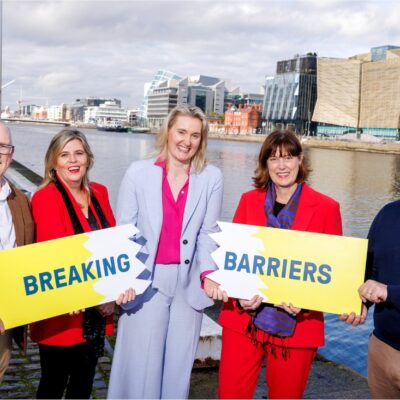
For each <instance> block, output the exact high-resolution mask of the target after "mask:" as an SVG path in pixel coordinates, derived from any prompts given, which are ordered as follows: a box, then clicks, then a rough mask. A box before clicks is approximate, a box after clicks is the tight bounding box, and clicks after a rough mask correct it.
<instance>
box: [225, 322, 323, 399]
mask: <svg viewBox="0 0 400 400" xmlns="http://www.w3.org/2000/svg"><path fill="white" fill-rule="evenodd" d="M282 350H283V348H282V347H279V346H274V347H272V346H271V345H270V344H267V345H265V346H262V345H259V344H258V345H257V344H254V343H253V342H252V341H251V339H250V337H249V336H246V335H243V334H241V333H238V332H235V331H233V330H231V329H226V328H224V329H223V330H222V352H221V362H220V366H219V387H218V397H219V398H220V399H228V398H229V399H252V398H253V395H254V391H255V388H256V384H257V380H258V375H259V374H260V370H261V367H262V362H263V359H264V357H266V361H267V362H266V364H267V368H266V382H267V386H268V399H300V398H302V396H303V393H304V390H305V388H306V385H307V379H308V375H309V372H310V368H311V363H312V361H313V359H314V357H315V355H316V352H317V349H316V348H293V347H291V348H288V349H287V350H288V352H287V355H286V358H284V357H283V354H282Z"/></svg>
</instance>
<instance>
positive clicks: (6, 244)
mask: <svg viewBox="0 0 400 400" xmlns="http://www.w3.org/2000/svg"><path fill="white" fill-rule="evenodd" d="M10 194H11V188H10V185H9V184H8V182H7V181H6V180H5V179H4V178H3V179H2V180H1V181H0V250H6V249H12V248H13V247H15V246H16V245H17V243H16V241H15V229H14V224H13V221H12V215H11V211H10V207H9V206H8V203H7V197H8V196H9V195H10Z"/></svg>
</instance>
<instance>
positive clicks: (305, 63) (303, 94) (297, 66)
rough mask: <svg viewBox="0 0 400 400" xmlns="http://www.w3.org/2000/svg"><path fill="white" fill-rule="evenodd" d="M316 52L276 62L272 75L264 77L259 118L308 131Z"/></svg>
mask: <svg viewBox="0 0 400 400" xmlns="http://www.w3.org/2000/svg"><path fill="white" fill-rule="evenodd" d="M316 74H317V54H316V53H308V54H306V55H301V56H300V55H296V56H294V58H292V59H290V60H283V61H278V63H277V66H276V73H275V75H274V76H268V77H266V80H265V95H264V104H263V119H266V120H268V122H269V124H270V125H277V124H281V125H282V126H284V127H288V126H292V127H293V128H295V130H296V131H298V132H302V131H308V130H310V129H312V126H310V123H311V117H312V114H313V111H314V106H315V102H316V94H317V87H316V85H317V76H316Z"/></svg>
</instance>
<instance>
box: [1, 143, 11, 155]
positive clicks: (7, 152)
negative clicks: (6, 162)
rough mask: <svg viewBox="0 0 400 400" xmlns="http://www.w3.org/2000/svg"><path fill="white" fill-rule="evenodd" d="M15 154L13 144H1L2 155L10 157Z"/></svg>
mask: <svg viewBox="0 0 400 400" xmlns="http://www.w3.org/2000/svg"><path fill="white" fill-rule="evenodd" d="M13 152H14V146H12V145H11V144H0V154H3V155H5V156H8V155H10V154H12V153H13Z"/></svg>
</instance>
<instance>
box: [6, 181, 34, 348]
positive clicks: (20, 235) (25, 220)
mask: <svg viewBox="0 0 400 400" xmlns="http://www.w3.org/2000/svg"><path fill="white" fill-rule="evenodd" d="M9 185H10V188H11V193H10V195H9V196H8V198H7V204H8V206H9V207H10V211H11V216H12V220H13V224H14V229H15V240H16V242H17V247H19V246H24V245H26V244H31V243H33V242H34V240H35V223H34V222H33V218H32V214H31V208H30V205H29V200H28V198H27V197H26V196H25V195H24V194H23V193H22V192H21V191H20V190H18V189H17V188H15V187H14V186H13V185H12V184H11V183H9ZM26 333H27V332H26V327H24V326H20V327H17V328H14V329H13V330H12V336H13V338H14V340H15V342H16V343H17V344H18V346H20V347H21V348H22V349H23V350H24V351H25V350H26V337H27V335H26Z"/></svg>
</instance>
